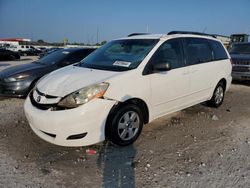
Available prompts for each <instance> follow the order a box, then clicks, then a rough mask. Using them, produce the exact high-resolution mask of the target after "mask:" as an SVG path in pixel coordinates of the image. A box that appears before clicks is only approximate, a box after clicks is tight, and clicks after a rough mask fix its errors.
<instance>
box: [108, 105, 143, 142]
mask: <svg viewBox="0 0 250 188" xmlns="http://www.w3.org/2000/svg"><path fill="white" fill-rule="evenodd" d="M106 126H107V127H106V137H107V139H108V140H109V141H111V142H112V143H114V144H116V145H119V146H127V145H130V144H132V143H133V142H134V141H136V139H137V138H138V137H139V135H140V134H141V131H142V127H143V116H142V112H141V110H140V108H138V107H137V106H136V105H134V104H128V105H125V106H123V107H121V108H120V109H119V110H118V111H117V112H116V113H115V114H114V116H113V117H112V118H111V119H110V122H107V125H106Z"/></svg>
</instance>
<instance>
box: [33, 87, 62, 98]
mask: <svg viewBox="0 0 250 188" xmlns="http://www.w3.org/2000/svg"><path fill="white" fill-rule="evenodd" d="M36 92H37V93H38V94H39V95H41V96H44V97H46V98H47V99H56V98H57V96H52V95H47V94H44V93H42V92H40V91H39V90H38V89H36Z"/></svg>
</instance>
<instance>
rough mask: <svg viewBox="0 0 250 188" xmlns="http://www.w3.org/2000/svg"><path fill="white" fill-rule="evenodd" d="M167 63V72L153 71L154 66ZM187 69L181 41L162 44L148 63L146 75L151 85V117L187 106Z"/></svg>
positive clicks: (176, 40) (188, 81) (188, 80)
mask: <svg viewBox="0 0 250 188" xmlns="http://www.w3.org/2000/svg"><path fill="white" fill-rule="evenodd" d="M162 62H164V63H168V64H170V67H171V69H170V70H169V71H162V72H159V71H154V68H153V67H154V65H156V64H158V63H161V64H162ZM189 72H190V70H189V67H188V66H185V62H184V58H183V48H182V39H170V40H168V41H166V42H164V43H163V44H162V45H161V46H160V47H159V48H158V50H157V51H156V52H155V54H154V55H153V56H152V58H151V59H150V61H149V66H148V73H147V76H148V77H149V80H150V84H151V97H152V100H151V101H152V104H151V105H152V107H153V114H152V115H153V117H154V118H157V117H160V116H162V115H165V114H167V113H170V112H173V111H177V110H179V109H181V108H182V107H184V106H186V104H188V101H186V100H185V99H186V97H187V96H188V94H189V92H190V91H189V86H190V77H189Z"/></svg>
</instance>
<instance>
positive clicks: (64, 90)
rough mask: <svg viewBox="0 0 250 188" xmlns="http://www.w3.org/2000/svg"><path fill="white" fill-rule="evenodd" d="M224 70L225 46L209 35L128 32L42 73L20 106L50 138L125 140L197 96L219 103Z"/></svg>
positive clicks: (66, 142) (59, 141)
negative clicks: (70, 61) (78, 61)
mask: <svg viewBox="0 0 250 188" xmlns="http://www.w3.org/2000/svg"><path fill="white" fill-rule="evenodd" d="M231 71H232V65H231V62H230V56H229V54H228V52H227V50H226V49H225V48H224V46H223V44H222V43H221V42H220V41H219V40H217V39H216V38H213V37H211V36H209V35H205V34H200V33H194V34H193V33H190V32H170V33H169V34H168V35H133V36H131V37H127V38H122V39H118V40H113V41H111V42H109V43H107V44H105V45H104V46H102V47H101V48H99V49H97V50H96V51H95V52H93V53H92V54H91V55H89V56H88V57H86V58H85V59H84V60H82V61H81V62H80V63H77V64H74V65H71V66H68V67H65V68H62V69H60V70H57V71H55V72H53V73H50V74H48V75H47V76H45V77H43V78H42V79H41V80H40V81H39V82H38V84H37V85H36V87H35V88H34V90H32V92H31V93H30V94H29V97H27V99H26V101H25V104H24V110H25V114H26V117H27V119H28V122H29V124H30V126H31V128H32V130H33V131H34V132H35V133H36V134H37V135H38V136H39V137H41V138H42V139H44V140H46V141H48V142H50V143H53V144H56V145H61V146H85V145H92V144H95V143H98V142H101V141H103V140H105V139H107V140H109V141H111V142H113V143H114V144H117V145H120V146H126V145H129V144H132V143H133V142H134V141H135V140H136V139H137V138H138V136H139V135H140V133H141V131H142V128H143V125H144V124H147V123H149V122H151V121H153V120H154V119H156V118H159V117H162V116H164V115H166V114H169V113H172V112H176V111H179V110H181V109H184V108H187V107H190V106H193V105H195V104H198V103H201V102H204V101H209V104H210V105H211V106H214V107H219V106H220V105H221V104H222V102H223V99H224V95H225V92H226V91H227V89H228V88H229V86H230V84H231V80H232V78H231Z"/></svg>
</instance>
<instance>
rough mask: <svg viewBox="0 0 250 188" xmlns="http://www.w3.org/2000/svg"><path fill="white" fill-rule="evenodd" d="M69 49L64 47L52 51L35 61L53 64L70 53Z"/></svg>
mask: <svg viewBox="0 0 250 188" xmlns="http://www.w3.org/2000/svg"><path fill="white" fill-rule="evenodd" d="M70 53H71V52H70V51H67V50H66V49H65V50H64V49H62V50H58V51H55V52H52V53H50V54H48V55H46V56H44V57H42V58H41V59H39V60H37V61H35V63H40V64H45V65H53V64H55V63H58V62H60V61H62V60H64V59H65V58H66V57H67V56H69V55H70Z"/></svg>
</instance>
